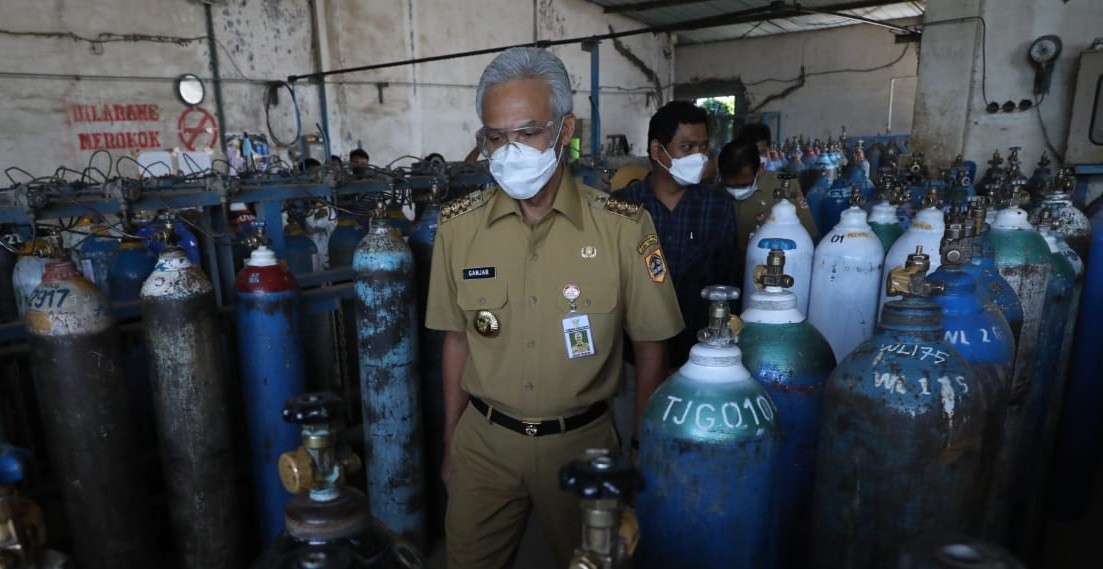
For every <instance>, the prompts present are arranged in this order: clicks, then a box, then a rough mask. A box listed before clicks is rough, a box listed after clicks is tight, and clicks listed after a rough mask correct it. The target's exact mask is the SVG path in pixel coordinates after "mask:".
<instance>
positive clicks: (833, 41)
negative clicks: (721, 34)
mask: <svg viewBox="0 0 1103 569" xmlns="http://www.w3.org/2000/svg"><path fill="white" fill-rule="evenodd" d="M897 23H900V24H908V23H911V22H907V21H905V22H897ZM917 51H918V46H917V45H916V44H896V43H894V36H893V35H892V34H891V33H890V32H889V31H888V30H885V29H883V28H879V27H874V26H869V25H853V26H846V27H842V28H833V29H829V30H819V31H810V32H799V33H790V34H781V35H771V36H763V37H757V38H748V39H743V40H734V41H728V42H717V43H707V44H700V45H683V46H678V48H677V50H676V54H675V55H676V59H677V62H678V65H677V72H676V75H675V79H676V81H677V83H678V84H679V85H681V84H692V83H696V82H701V81H709V80H713V81H716V80H735V79H739V80H741V81H742V82H743V84H744V85H745V86H746V89H747V96H748V99H749V102H750V105H749V106H750V107H751V108H754V107H757V106H758V105H760V104H761V103H762V102H763V101H765V100H766V99H767V98H768V97H770V96H771V95H774V94H778V93H781V92H783V91H785V90H786V89H788V88H790V87H793V86H794V85H797V84H798V82H797V81H795V80H796V79H797V78H798V77H800V76H801V67H802V66H803V67H804V72H805V80H804V85H803V86H801V87H798V88H796V89H795V90H793V91H792V92H791V93H789V94H788V95H786V96H785V97H783V98H778V99H774V100H773V101H771V102H769V103H767V104H766V105H765V106H764V107H762V108H760V109H758V110H759V111H779V112H781V133H780V134H781V137H782V138H784V137H789V136H796V135H798V134H803V135H805V136H813V137H820V138H823V137H826V136H827V135H828V134H832V135H835V136H838V134H839V131H840V127H841V126H843V125H846V127H847V132H848V133H850V134H851V135H859V136H860V135H867V136H868V135H875V134H884V133H886V132H887V131H889V130H890V122H891V132H892V134H907V133H908V132H909V131H910V130H911V122H912V105H913V102H914V99H915V87H916V79H915V76H916V65H917ZM893 62H895V63H893ZM875 68H880V69H875ZM865 70H869V71H865Z"/></svg>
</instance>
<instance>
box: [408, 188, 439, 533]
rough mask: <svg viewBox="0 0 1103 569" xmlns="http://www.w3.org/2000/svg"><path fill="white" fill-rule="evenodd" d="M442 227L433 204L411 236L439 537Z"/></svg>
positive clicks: (431, 517) (428, 462) (432, 512)
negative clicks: (434, 309) (436, 251)
mask: <svg viewBox="0 0 1103 569" xmlns="http://www.w3.org/2000/svg"><path fill="white" fill-rule="evenodd" d="M439 223H440V206H439V205H437V204H436V203H430V204H428V205H427V206H425V210H424V211H422V212H421V218H420V219H418V221H417V225H415V226H414V231H413V233H411V234H410V240H409V243H410V249H411V251H412V252H413V255H414V271H415V274H416V275H417V278H416V279H415V280H416V282H417V299H418V300H417V302H418V312H417V313H418V331H419V336H418V340H419V344H418V347H419V348H420V349H419V350H418V351H419V352H420V357H419V358H418V359H419V360H420V362H421V417H422V424H424V425H425V433H426V435H427V436H426V437H425V441H426V442H425V480H426V482H427V488H426V493H427V496H426V497H427V500H426V511H427V517H428V521H429V532H430V534H432V535H436V534H439V533H440V532H442V531H443V528H444V525H443V524H444V507H445V505H446V503H447V496H446V494H445V488H444V482H443V481H442V480H441V478H440V475H439V473H440V465H441V461H442V460H444V440H443V439H442V438H441V437H439V436H437V433H442V432H444V384H443V380H442V377H441V359H440V357H441V348H442V347H443V345H444V332H441V331H440V330H430V329H429V328H426V327H425V309H426V306H427V305H428V298H429V269H430V267H431V266H432V263H433V242H434V241H435V240H436V235H437V225H438V224H439Z"/></svg>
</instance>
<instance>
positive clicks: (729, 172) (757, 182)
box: [717, 141, 820, 275]
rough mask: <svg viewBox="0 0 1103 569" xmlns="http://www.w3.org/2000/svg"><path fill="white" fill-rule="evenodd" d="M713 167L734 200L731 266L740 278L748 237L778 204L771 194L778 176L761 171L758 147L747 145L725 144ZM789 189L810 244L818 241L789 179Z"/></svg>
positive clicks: (794, 182)
mask: <svg viewBox="0 0 1103 569" xmlns="http://www.w3.org/2000/svg"><path fill="white" fill-rule="evenodd" d="M717 164H718V166H719V169H720V176H719V177H720V185H721V186H722V187H724V188H725V189H726V190H727V191H728V194H729V195H731V197H732V198H733V199H734V200H735V204H734V206H733V207H734V208H735V229H736V234H735V258H736V265H735V266H736V268H737V270H738V271H740V272H739V274H740V275H742V274H744V273H743V272H744V271H746V267H745V266H744V265H745V264H746V259H747V244H748V242H749V241H750V236H751V234H752V233H754V232H755V231H757V230H758V227H759V226H761V225H762V224H763V223H764V222H765V221H766V219H767V218H768V217H770V210H772V209H773V208H774V206H775V205H777V203H778V202H779V201H781V200H780V199H778V198H776V197H774V190H776V189H778V188H780V187H781V179H780V178H779V177H778V172H768V171H766V170H764V169H763V168H762V164H761V162H760V161H759V151H758V146H756V144H755V143H754V142H751V141H745V142H740V141H734V142H729V143H728V144H727V145H725V146H724V148H723V149H721V150H720V155H719V157H718V158H717ZM789 187H790V188H791V189H792V191H793V197H792V198H791V200H790V201H792V202H793V205H795V206H797V217H798V218H799V219H800V224H801V225H802V226H804V228H805V229H806V230H807V231H808V234H809V235H811V236H812V241H819V238H820V232H819V230H818V229H817V228H816V221H815V219H814V218H813V217H812V210H811V208H809V207H808V202H807V201H805V199H804V193H803V192H801V189H800V184H799V183H798V182H797V180H796V179H793V180H790V184H789Z"/></svg>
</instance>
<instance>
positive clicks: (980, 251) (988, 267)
mask: <svg viewBox="0 0 1103 569" xmlns="http://www.w3.org/2000/svg"><path fill="white" fill-rule="evenodd" d="M981 217H982V218H983V217H984V216H983V212H982V215H981ZM961 268H962V270H964V271H965V272H967V273H969V274H970V275H972V276H973V278H974V279H976V281H977V294H978V295H979V296H980V297H981V302H984V303H989V302H990V303H992V305H994V306H995V307H996V308H997V309H998V310H999V311H1000V313H1001V314H1003V316H1004V318H1006V319H1007V323H1008V324H1009V325H1010V326H1011V334H1012V336H1011V337H1012V340H1014V339H1015V338H1018V337H1019V332H1020V331H1021V330H1022V328H1023V306H1022V304H1020V303H1019V297H1018V295H1016V294H1015V289H1013V288H1011V285H1010V284H1009V283H1008V282H1007V279H1005V278H1003V277H1002V276H1001V275H1000V272H999V269H997V268H996V250H995V249H993V248H992V244H991V243H989V242H988V240H987V239H985V238H984V235H983V234H981V235H980V236H979V237H978V238H977V239H975V240H973V257H972V259H971V260H970V263H969V264H967V265H962V266H961Z"/></svg>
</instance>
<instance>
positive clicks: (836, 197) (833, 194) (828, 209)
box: [816, 166, 854, 231]
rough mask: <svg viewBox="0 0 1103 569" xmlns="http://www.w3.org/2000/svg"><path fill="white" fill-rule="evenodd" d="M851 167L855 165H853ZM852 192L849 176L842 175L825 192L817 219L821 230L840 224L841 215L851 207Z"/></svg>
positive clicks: (827, 229) (828, 229)
mask: <svg viewBox="0 0 1103 569" xmlns="http://www.w3.org/2000/svg"><path fill="white" fill-rule="evenodd" d="M851 168H854V167H853V166H851ZM850 194H851V185H850V183H849V177H848V176H840V177H839V178H837V179H836V180H835V181H834V182H833V183H832V184H831V187H830V188H828V189H827V191H825V192H824V194H823V201H822V202H820V208H819V212H820V215H819V217H818V218H817V219H816V225H817V226H818V227H819V228H820V231H830V230H831V228H832V227H835V226H836V225H838V224H839V217H840V216H842V213H843V211H844V210H846V209H847V208H848V207H850Z"/></svg>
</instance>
